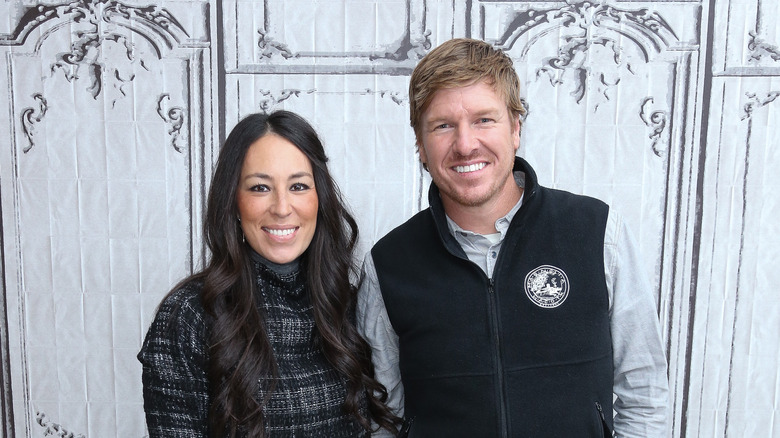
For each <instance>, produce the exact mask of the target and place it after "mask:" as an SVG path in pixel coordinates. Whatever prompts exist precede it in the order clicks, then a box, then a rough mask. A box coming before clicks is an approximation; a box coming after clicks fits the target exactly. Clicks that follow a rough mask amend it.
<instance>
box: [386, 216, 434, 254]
mask: <svg viewBox="0 0 780 438" xmlns="http://www.w3.org/2000/svg"><path fill="white" fill-rule="evenodd" d="M432 225H433V215H432V214H431V209H430V207H429V208H425V209H423V210H420V211H419V212H417V213H416V214H415V215H414V216H412V217H410V218H409V219H407V220H406V222H404V223H402V224H401V225H398V226H397V227H395V228H393V229H392V230H390V231H389V232H388V233H387V234H385V235H384V237H382V238H381V239H379V240H378V241H377V243H376V244H375V245H374V250H376V249H377V248H382V247H385V246H387V245H389V244H398V243H414V242H416V241H417V240H418V239H419V236H420V234H421V233H422V234H428V233H430V227H431V226H432Z"/></svg>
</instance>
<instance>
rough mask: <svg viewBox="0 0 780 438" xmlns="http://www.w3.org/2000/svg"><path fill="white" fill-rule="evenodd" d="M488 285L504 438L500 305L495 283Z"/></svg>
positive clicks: (499, 409)
mask: <svg viewBox="0 0 780 438" xmlns="http://www.w3.org/2000/svg"><path fill="white" fill-rule="evenodd" d="M488 281H489V283H488V297H489V301H490V319H491V323H492V324H491V325H492V328H493V347H494V350H493V360H494V361H495V364H496V365H495V367H496V381H497V388H496V392H497V396H498V421H499V426H500V430H501V436H502V437H508V436H509V431H508V424H507V416H506V387H505V385H504V361H503V357H502V354H501V334H500V333H501V331H500V328H499V323H498V304H497V300H498V298H497V297H496V293H495V292H496V291H495V282H494V281H493V279H492V278H490V279H489V280H488Z"/></svg>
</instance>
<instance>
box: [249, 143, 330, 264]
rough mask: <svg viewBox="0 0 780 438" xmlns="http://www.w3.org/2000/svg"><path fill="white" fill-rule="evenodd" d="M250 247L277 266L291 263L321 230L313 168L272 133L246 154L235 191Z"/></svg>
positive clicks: (302, 156) (301, 153) (295, 148)
mask: <svg viewBox="0 0 780 438" xmlns="http://www.w3.org/2000/svg"><path fill="white" fill-rule="evenodd" d="M236 197H237V202H238V213H239V217H240V219H241V229H242V230H243V232H244V236H245V237H246V241H247V242H248V243H249V245H250V246H251V247H252V249H254V250H255V251H256V252H257V253H258V254H260V255H261V256H263V257H265V258H266V259H267V260H269V261H271V262H274V263H279V264H282V263H289V262H291V261H293V260H295V259H297V258H298V257H300V255H301V254H303V252H304V251H306V248H308V247H309V244H310V243H311V240H312V238H313V237H314V230H315V229H316V227H317V209H318V198H317V190H316V187H314V173H313V171H312V166H311V162H310V161H309V159H308V158H307V157H306V155H304V153H303V152H301V150H300V149H298V148H297V147H296V146H295V145H294V144H292V143H290V142H289V141H288V140H286V139H284V138H282V137H280V136H279V135H277V134H274V133H272V132H270V133H268V134H266V135H264V136H262V137H260V138H259V139H258V140H257V141H255V142H254V143H252V145H251V146H250V147H249V150H247V153H246V157H245V158H244V163H243V165H242V167H241V178H240V179H239V182H238V191H237V195H236Z"/></svg>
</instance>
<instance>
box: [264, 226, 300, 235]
mask: <svg viewBox="0 0 780 438" xmlns="http://www.w3.org/2000/svg"><path fill="white" fill-rule="evenodd" d="M294 231H295V228H286V229H284V230H273V229H271V228H268V232H269V233H271V234H273V235H274V236H289V235H290V234H292V233H293V232H294Z"/></svg>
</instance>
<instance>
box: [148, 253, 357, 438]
mask: <svg viewBox="0 0 780 438" xmlns="http://www.w3.org/2000/svg"><path fill="white" fill-rule="evenodd" d="M269 265H271V267H269V266H267V264H266V263H263V262H261V261H257V260H256V261H255V272H256V273H257V285H258V288H257V290H258V291H259V293H258V297H257V303H258V305H259V306H260V312H261V314H262V315H263V317H264V321H265V324H266V329H267V333H268V338H269V341H270V343H271V346H272V348H273V351H274V358H275V360H276V363H277V368H278V370H277V372H278V375H277V376H276V382H275V388H274V390H273V392H272V393H271V394H270V396H269V397H268V402H267V403H266V405H265V407H264V411H263V415H264V421H265V432H266V436H268V437H323V438H326V437H327V438H341V437H344V438H347V437H365V436H367V434H366V432H365V431H363V429H362V428H361V427H360V425H359V424H358V423H357V421H356V420H355V419H354V418H353V417H352V416H350V415H347V414H344V413H343V412H342V404H343V402H344V398H345V396H346V380H345V379H344V377H343V376H341V375H340V374H339V373H338V372H337V371H336V370H335V369H334V368H333V367H332V366H331V365H330V363H329V362H328V361H327V359H326V358H325V356H324V355H323V353H322V350H321V348H319V346H318V342H317V334H316V329H315V325H314V317H313V314H312V304H311V301H310V298H309V294H308V293H307V290H306V288H305V285H304V281H303V275H302V274H301V273H300V271H299V270H297V269H295V270H293V271H291V272H283V271H280V270H279V269H277V268H278V266H275V265H272V264H269ZM200 290H201V285H200V284H198V283H196V282H191V283H188V284H185V285H184V286H183V287H182V288H180V289H179V290H177V291H175V292H174V293H172V294H171V295H169V296H168V297H167V298H166V299H165V300H164V301H163V303H162V304H161V305H160V308H159V310H158V313H157V315H156V317H155V319H154V322H153V323H152V325H151V327H150V329H149V332H148V333H147V336H146V339H145V341H144V344H143V348H142V349H141V352H140V353H139V355H138V359H139V360H140V361H141V363H142V364H143V386H144V410H145V412H146V421H147V427H148V429H149V434H150V437H152V438H154V437H201V436H203V437H205V436H208V434H209V432H208V431H209V429H208V424H207V417H208V409H209V402H210V401H209V390H208V385H209V383H208V380H207V378H206V373H207V364H208V347H207V345H208V339H209V327H210V322H209V317H208V315H206V313H205V310H204V309H203V305H202V303H201V299H200ZM260 383H261V384H260V385H259V387H260V388H261V389H259V390H258V393H257V399H258V400H263V399H265V398H266V397H267V396H268V395H267V394H265V393H264V390H263V389H262V388H264V387H267V385H266V384H265V383H267V382H262V381H261V382H260ZM361 411H362V413H363V414H364V415H365V414H366V412H367V408H366V403H365V398H364V399H363V401H362V406H361Z"/></svg>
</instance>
